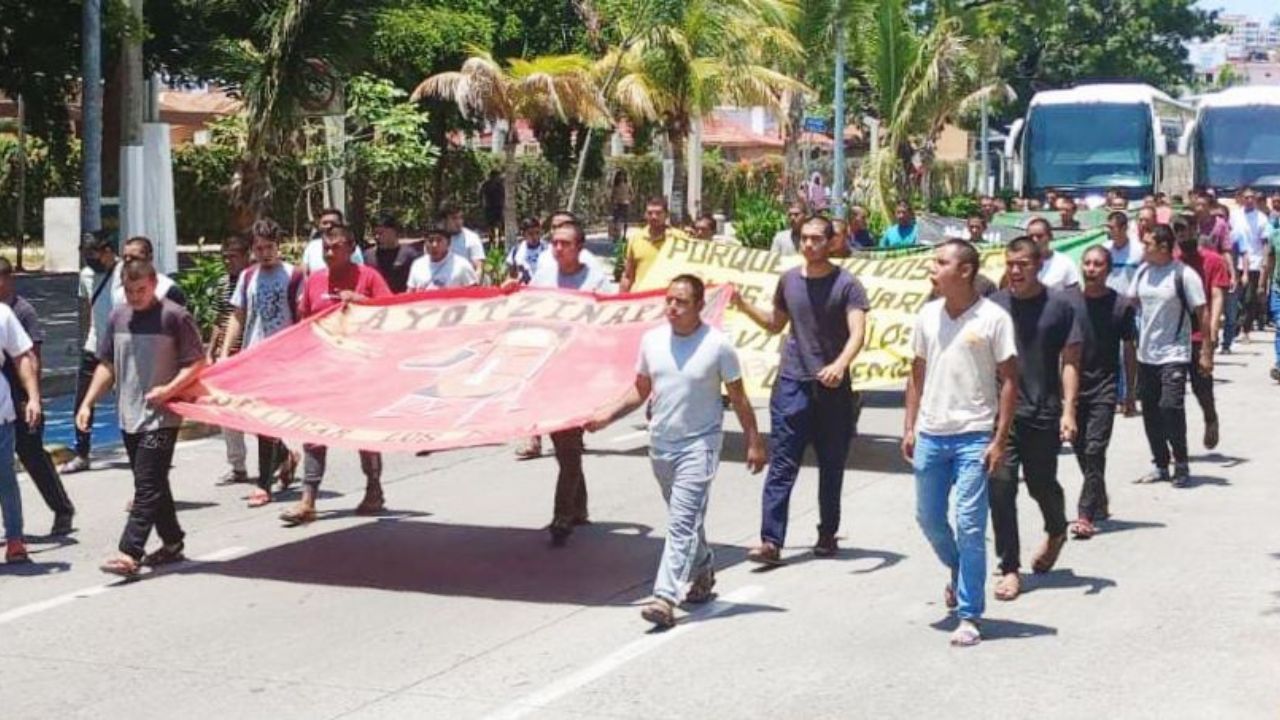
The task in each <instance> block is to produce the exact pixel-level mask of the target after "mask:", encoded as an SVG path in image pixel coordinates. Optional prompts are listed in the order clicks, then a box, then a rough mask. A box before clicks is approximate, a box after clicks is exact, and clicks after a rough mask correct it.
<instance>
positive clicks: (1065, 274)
mask: <svg viewBox="0 0 1280 720" xmlns="http://www.w3.org/2000/svg"><path fill="white" fill-rule="evenodd" d="M1027 237H1029V238H1031V239H1032V240H1034V241H1035V243H1036V245H1039V246H1040V257H1041V258H1042V259H1043V263H1044V264H1043V265H1041V266H1040V275H1039V278H1040V284H1041V285H1044V286H1045V287H1047V288H1049V289H1050V290H1066V289H1067V288H1069V287H1073V288H1076V289H1077V290H1078V289H1080V271H1079V270H1078V269H1077V268H1076V264H1075V263H1074V262H1072V261H1071V258H1069V257H1067V256H1066V255H1064V254H1062V253H1059V252H1054V251H1053V230H1052V229H1051V228H1050V227H1049V221H1048V220H1045V219H1044V218H1035V219H1034V220H1032V221H1031V222H1029V223H1027Z"/></svg>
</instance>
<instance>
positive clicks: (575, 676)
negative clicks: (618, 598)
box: [485, 585, 764, 720]
mask: <svg viewBox="0 0 1280 720" xmlns="http://www.w3.org/2000/svg"><path fill="white" fill-rule="evenodd" d="M763 592H764V588H763V587H761V586H759V585H748V586H746V587H744V588H739V589H738V590H735V591H734V592H732V593H729V594H728V595H726V596H724V597H723V598H720V599H718V600H715V601H713V602H710V603H708V604H707V605H705V606H703V607H701V608H699V609H697V610H695V611H693V612H691V613H689V616H688V617H687V618H684V619H682V620H681V621H680V623H679V624H678V625H676V626H675V627H674V628H672V629H670V630H667V631H666V632H659V633H653V634H651V635H645V636H644V637H642V638H640V639H638V640H636V641H634V642H631V643H628V644H627V645H623V646H622V647H620V648H618V649H617V650H615V651H613V652H612V653H610V654H608V655H606V656H604V657H603V658H600V659H599V660H597V661H596V662H594V663H592V664H591V665H588V666H587V667H585V668H583V669H581V670H579V671H577V672H575V673H572V674H569V675H566V676H565V677H563V678H561V679H560V680H557V681H555V682H553V683H551V684H550V685H547V686H546V687H544V688H542V689H541V690H538V691H537V692H534V693H531V694H529V695H525V696H524V697H521V698H519V699H517V700H514V701H512V702H510V703H508V704H506V705H504V706H502V707H500V708H498V709H497V710H495V711H494V712H493V713H491V714H489V715H487V716H485V720H516V718H522V717H524V716H526V715H528V714H530V713H534V712H537V711H539V710H543V709H545V708H546V706H548V705H550V704H551V703H553V702H555V701H556V700H559V699H560V698H562V697H564V696H566V695H568V694H569V693H571V692H573V691H575V690H579V689H581V688H583V687H586V686H587V685H590V684H591V683H593V682H595V681H596V680H599V679H600V678H602V677H604V676H605V675H608V674H609V673H611V672H613V671H614V670H617V669H618V668H620V667H622V666H623V665H625V664H627V663H629V662H631V661H632V660H635V659H636V658H638V657H640V656H642V655H644V654H645V653H648V652H651V651H653V650H655V649H657V648H658V647H660V646H662V645H665V644H667V643H669V642H671V641H672V640H675V639H676V638H678V637H681V636H682V635H686V634H688V633H690V632H692V631H693V629H694V628H696V627H698V623H697V622H696V621H698V620H706V619H709V618H713V617H715V616H717V615H720V614H722V613H724V612H725V611H727V610H730V609H732V608H733V606H734V605H736V604H738V603H743V602H747V601H748V600H751V599H753V598H755V597H758V596H759V595H760V594H761V593H763Z"/></svg>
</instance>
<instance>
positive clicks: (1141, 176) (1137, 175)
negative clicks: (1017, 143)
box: [1024, 103, 1154, 194]
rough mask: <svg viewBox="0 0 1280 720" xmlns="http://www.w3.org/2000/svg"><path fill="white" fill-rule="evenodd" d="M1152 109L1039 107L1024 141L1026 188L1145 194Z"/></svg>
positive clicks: (1096, 105)
mask: <svg viewBox="0 0 1280 720" xmlns="http://www.w3.org/2000/svg"><path fill="white" fill-rule="evenodd" d="M1153 145H1154V142H1153V138H1152V129H1151V110H1150V108H1148V107H1147V106H1146V105H1141V104H1125V105H1118V104H1105V103H1090V104H1087V105H1037V106H1034V107H1032V108H1031V116H1030V118H1029V119H1028V121H1027V131H1026V139H1025V145H1024V147H1025V158H1026V172H1027V177H1026V183H1025V185H1026V188H1027V190H1028V191H1029V192H1028V194H1039V192H1042V191H1044V190H1046V189H1049V188H1062V189H1070V190H1105V189H1107V188H1111V187H1119V188H1132V189H1142V190H1143V191H1149V190H1150V188H1151V187H1152V184H1153V182H1154V181H1153V176H1154V172H1153V164H1152V147H1153Z"/></svg>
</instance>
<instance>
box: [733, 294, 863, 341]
mask: <svg viewBox="0 0 1280 720" xmlns="http://www.w3.org/2000/svg"><path fill="white" fill-rule="evenodd" d="M733 307H734V309H735V310H737V311H738V312H740V313H742V314H743V315H746V316H747V317H749V318H751V322H753V323H755V324H756V325H759V326H760V327H761V328H762V329H763V330H764V331H765V332H767V333H769V334H770V335H777V334H778V333H780V332H782V331H783V330H784V329H786V327H787V323H789V322H791V318H790V317H789V316H788V315H787V313H786V311H785V310H779V309H778V308H776V307H775V308H770V309H768V310H761V309H760V308H758V307H756V306H755V305H752V304H751V303H749V302H747V301H746V300H744V299H742V296H741V295H739V294H738V293H736V292H735V293H734V294H733ZM849 339H850V340H852V339H853V338H852V337H850V338H849ZM859 347H861V342H859Z"/></svg>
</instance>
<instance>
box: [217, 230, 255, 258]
mask: <svg viewBox="0 0 1280 720" xmlns="http://www.w3.org/2000/svg"><path fill="white" fill-rule="evenodd" d="M227 251H232V252H242V253H245V254H246V255H247V254H248V253H249V238H247V237H245V236H244V235H242V234H241V233H236V234H235V235H228V236H226V237H225V238H223V239H222V252H227Z"/></svg>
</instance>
